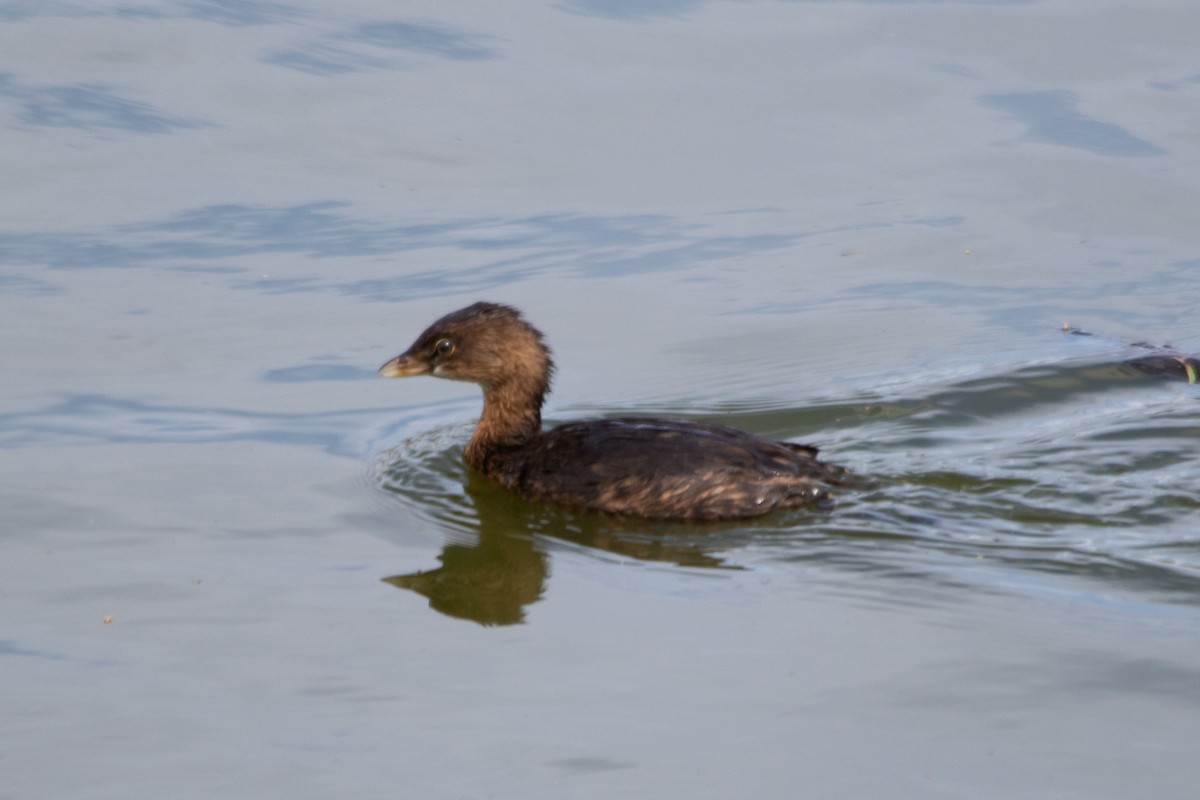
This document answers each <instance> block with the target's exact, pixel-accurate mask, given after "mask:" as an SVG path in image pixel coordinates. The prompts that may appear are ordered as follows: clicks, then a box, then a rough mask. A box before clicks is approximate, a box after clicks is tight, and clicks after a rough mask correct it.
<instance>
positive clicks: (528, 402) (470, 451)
mask: <svg viewBox="0 0 1200 800" xmlns="http://www.w3.org/2000/svg"><path fill="white" fill-rule="evenodd" d="M553 371H554V365H553V362H552V361H551V358H550V351H549V349H548V348H547V346H546V344H545V341H544V339H543V337H542V334H541V332H539V331H538V330H537V329H536V328H534V327H533V326H532V325H530V324H529V323H528V322H526V321H525V320H524V319H523V318H522V317H521V314H520V312H519V311H517V310H516V309H515V308H511V307H509V306H504V305H498V304H496V303H475V304H474V305H472V306H468V307H467V308H464V309H461V310H459V311H455V312H454V313H452V314H447V315H446V316H444V317H442V318H441V319H439V320H438V321H437V322H435V323H433V324H432V325H430V326H429V328H427V329H426V330H425V332H424V333H422V334H421V335H420V336H419V337H417V340H416V342H414V343H413V345H412V346H411V347H410V348H409V349H408V350H407V351H406V352H404V353H403V354H401V355H399V356H396V357H395V358H393V359H392V360H390V361H388V362H387V363H386V364H384V365H383V366H382V367H380V368H379V374H380V375H382V376H384V377H388V378H401V377H407V376H410V375H434V376H436V377H440V378H451V379H454V380H465V381H472V382H474V383H478V384H479V385H480V386H481V387H482V388H483V412H482V414H481V415H480V418H479V423H478V425H477V426H476V427H475V432H474V433H473V434H472V435H471V439H470V441H469V442H467V446H466V448H465V450H464V451H463V458H464V459H465V460H466V462H467V464H468V465H470V466H471V467H472V468H474V469H475V470H477V471H479V472H480V473H482V474H483V475H485V476H487V477H488V478H490V479H492V480H494V481H496V482H498V483H500V484H501V485H502V486H504V487H506V488H508V489H510V490H511V491H513V492H516V493H517V494H518V495H521V496H522V497H525V498H527V499H530V500H534V501H544V502H551V503H555V504H558V505H561V506H565V507H568V508H575V509H585V510H592V511H602V512H607V513H611V514H619V515H625V516H633V517H643V518H649V519H682V520H717V519H736V518H741V517H751V516H757V515H759V514H765V513H767V512H768V511H771V510H773V509H777V508H787V507H793V506H802V505H817V506H828V505H830V504H831V502H832V498H831V497H830V495H829V491H828V487H829V486H831V485H832V486H840V485H845V483H846V470H845V469H844V468H842V467H838V466H834V465H832V464H826V463H824V462H822V461H818V460H817V458H816V456H817V448H815V447H810V446H808V445H802V444H793V443H791V442H774V441H771V440H769V439H764V438H762V437H761V436H756V435H754V434H752V433H748V432H746V431H743V430H739V429H737V428H731V427H728V426H724V425H711V424H705V423H697V422H683V421H677V420H668V419H642V418H622V419H598V420H586V421H582V422H572V423H567V424H565V425H560V426H558V427H556V428H551V429H549V430H542V403H543V401H544V400H545V396H546V393H547V392H548V391H549V389H550V377H551V374H552V373H553Z"/></svg>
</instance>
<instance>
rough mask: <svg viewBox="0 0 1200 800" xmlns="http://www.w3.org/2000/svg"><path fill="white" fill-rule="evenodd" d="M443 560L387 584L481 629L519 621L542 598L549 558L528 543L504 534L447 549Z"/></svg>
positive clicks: (451, 545)
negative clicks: (425, 598)
mask: <svg viewBox="0 0 1200 800" xmlns="http://www.w3.org/2000/svg"><path fill="white" fill-rule="evenodd" d="M439 560H440V561H441V562H442V565H441V566H440V567H438V568H437V569H431V570H428V571H425V572H414V573H412V574H411V575H393V576H392V577H390V578H384V580H385V581H386V582H387V583H390V584H392V585H393V586H398V587H400V588H402V589H412V590H413V591H414V592H417V593H418V594H423V595H425V596H426V597H428V598H429V606H430V608H433V609H434V610H436V611H440V612H442V613H443V614H446V615H447V616H451V617H458V618H460V619H470V620H474V621H475V622H478V623H481V624H483V625H512V624H513V623H516V622H521V621H522V620H523V619H524V618H525V606H527V605H529V604H530V603H533V602H536V601H537V600H538V599H539V598H540V597H541V594H542V584H543V582H544V580H545V577H546V557H545V556H544V555H542V554H541V553H538V552H537V551H535V550H534V549H533V542H532V541H530V540H528V539H524V540H522V539H518V538H516V537H513V536H503V535H500V536H492V537H488V539H486V540H485V539H482V538H481V539H480V542H479V544H477V545H475V546H469V545H462V544H448V545H446V546H445V547H444V548H442V554H441V556H439Z"/></svg>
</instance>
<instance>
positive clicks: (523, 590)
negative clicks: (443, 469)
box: [383, 475, 731, 625]
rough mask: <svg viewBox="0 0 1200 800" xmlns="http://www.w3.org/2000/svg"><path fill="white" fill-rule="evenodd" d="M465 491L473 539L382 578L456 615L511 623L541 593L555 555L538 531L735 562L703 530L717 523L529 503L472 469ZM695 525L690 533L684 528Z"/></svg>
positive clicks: (644, 552)
mask: <svg viewBox="0 0 1200 800" xmlns="http://www.w3.org/2000/svg"><path fill="white" fill-rule="evenodd" d="M464 488H465V489H466V499H467V502H469V503H470V504H471V505H472V506H473V508H474V511H475V515H474V516H475V524H474V525H473V527H476V530H477V534H478V539H477V541H476V543H475V544H462V543H460V542H451V543H448V544H446V545H445V546H444V547H443V548H442V553H441V555H440V556H439V557H438V560H439V561H441V566H439V567H436V568H435V569H431V570H423V571H420V572H414V573H410V574H407V575H393V576H391V577H388V578H384V579H383V580H384V581H385V582H387V583H390V584H392V585H393V586H398V587H400V588H404V589H411V590H412V591H414V592H417V593H418V594H422V595H424V596H425V597H427V598H429V606H430V607H431V608H433V609H434V610H435V611H439V612H441V613H443V614H446V615H448V616H451V617H458V618H460V619H469V620H474V621H475V622H478V623H480V624H483V625H512V624H514V623H518V622H522V621H523V620H524V618H525V608H526V606H528V605H530V604H532V603H535V602H537V601H538V600H539V599H541V596H542V594H543V592H544V591H545V589H546V579H547V577H548V575H549V573H550V563H549V562H550V556H549V555H548V554H547V553H546V552H545V551H544V548H543V547H542V546H541V545H540V544H539V539H543V538H544V537H551V538H552V539H557V540H560V541H565V542H570V543H573V544H578V545H582V546H585V547H589V548H595V549H599V550H604V551H607V552H610V553H613V554H616V555H619V556H622V557H628V558H634V559H638V560H648V561H663V562H669V563H672V564H677V565H680V566H687V567H712V568H723V569H730V568H731V567H730V566H729V565H727V564H725V563H723V561H722V559H721V558H720V555H719V554H715V553H714V552H713V551H714V550H717V549H719V545H718V543H717V542H715V541H714V540H713V539H712V538H711V537H707V536H705V535H704V533H703V531H704V530H705V529H706V528H707V530H708V531H709V532H711V530H712V526H700V532H699V533H698V532H697V526H695V525H692V526H691V527H690V528H684V527H681V528H680V531H684V533H679V535H673V533H676V532H675V531H674V530H673V528H672V526H663V525H658V526H655V527H653V528H650V527H649V525H650V524H649V523H645V522H642V523H638V522H634V521H628V522H625V521H619V520H612V519H606V518H604V517H599V516H592V515H576V514H572V513H570V512H566V511H559V510H556V509H548V508H542V507H538V506H535V505H533V504H530V503H527V502H525V501H523V500H521V499H520V498H517V497H514V496H513V495H511V494H509V493H508V492H505V491H503V490H501V489H498V488H497V487H495V486H492V485H491V484H489V483H488V482H487V481H486V480H484V479H482V478H479V477H477V476H475V475H468V476H466V484H465V487H464ZM686 531H690V532H691V533H690V535H686Z"/></svg>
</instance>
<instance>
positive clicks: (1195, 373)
mask: <svg viewBox="0 0 1200 800" xmlns="http://www.w3.org/2000/svg"><path fill="white" fill-rule="evenodd" d="M1062 329H1063V333H1067V334H1070V335H1071V336H1095V335H1096V334H1094V333H1091V332H1090V331H1085V330H1083V329H1081V328H1076V327H1075V326H1073V325H1069V324H1067V323H1065V322H1064V323H1063V327H1062ZM1128 346H1129V347H1137V348H1140V349H1142V350H1150V351H1152V355H1148V356H1138V357H1137V358H1130V359H1127V360H1125V361H1123V362H1121V363H1122V364H1123V365H1124V366H1125V367H1127V368H1129V369H1131V370H1133V371H1135V372H1138V373H1140V374H1142V375H1150V376H1152V377H1155V378H1182V379H1183V380H1185V381H1187V382H1188V383H1196V382H1197V381H1198V380H1200V358H1196V357H1195V356H1187V355H1184V354H1182V353H1178V352H1176V351H1175V350H1174V348H1172V347H1171V346H1170V345H1163V346H1161V347H1159V346H1156V345H1152V344H1148V343H1147V342H1134V343H1133V344H1132V345H1128Z"/></svg>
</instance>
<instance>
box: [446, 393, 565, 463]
mask: <svg viewBox="0 0 1200 800" xmlns="http://www.w3.org/2000/svg"><path fill="white" fill-rule="evenodd" d="M544 395H545V387H544V386H542V385H540V384H537V383H536V382H530V383H526V384H525V385H522V384H521V383H520V382H517V381H509V382H505V383H502V384H498V385H489V386H484V387H483V413H481V414H480V415H479V424H477V425H476V426H475V432H474V433H473V434H471V439H470V441H469V442H467V447H466V449H465V450H464V451H463V457H464V458H465V459H466V461H467V463H468V464H470V465H471V466H473V467H475V468H476V469H480V470H483V471H485V472H486V470H484V461H485V459H486V457H487V455H488V453H489V452H491V451H493V450H495V449H496V448H498V447H505V446H512V445H520V444H524V443H525V442H528V441H529V440H530V439H532V438H534V437H535V436H537V435H538V434H539V433H540V432H541V430H542V399H543V396H544Z"/></svg>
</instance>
